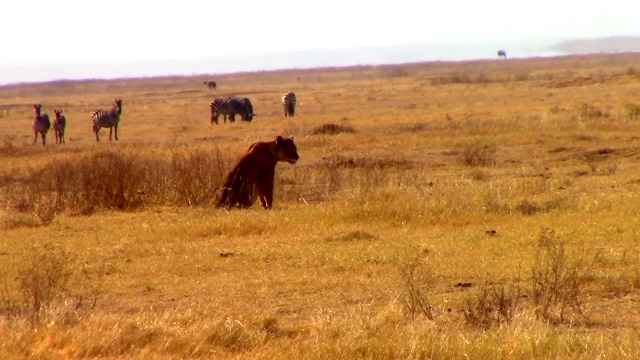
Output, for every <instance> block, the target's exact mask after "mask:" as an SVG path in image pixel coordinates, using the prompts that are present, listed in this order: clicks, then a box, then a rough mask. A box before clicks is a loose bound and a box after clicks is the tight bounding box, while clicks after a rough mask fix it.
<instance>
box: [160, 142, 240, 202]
mask: <svg viewBox="0 0 640 360" xmlns="http://www.w3.org/2000/svg"><path fill="white" fill-rule="evenodd" d="M228 164H229V161H227V160H225V159H224V158H223V156H222V154H221V152H220V150H219V149H216V150H215V152H214V154H213V155H211V154H209V153H208V152H207V151H205V150H194V151H180V152H175V153H173V155H172V157H171V172H170V174H171V176H170V187H171V189H173V191H174V192H175V194H176V196H177V202H178V203H180V204H186V205H202V204H209V203H212V202H213V201H215V198H216V193H217V191H218V189H219V188H220V186H222V183H223V181H224V177H225V176H226V172H227V171H228V169H229V166H228ZM229 170H230V169H229Z"/></svg>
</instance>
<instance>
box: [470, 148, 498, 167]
mask: <svg viewBox="0 0 640 360" xmlns="http://www.w3.org/2000/svg"><path fill="white" fill-rule="evenodd" d="M497 152H498V150H497V148H496V147H495V146H494V145H488V144H480V143H476V144H474V145H471V146H468V147H466V148H465V149H464V150H463V151H462V163H463V164H465V165H468V166H489V165H495V164H496V162H497V160H496V153H497Z"/></svg>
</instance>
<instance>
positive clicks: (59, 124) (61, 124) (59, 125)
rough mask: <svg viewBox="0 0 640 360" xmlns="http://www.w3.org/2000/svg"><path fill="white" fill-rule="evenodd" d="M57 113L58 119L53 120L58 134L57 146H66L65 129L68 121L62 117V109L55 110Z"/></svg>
mask: <svg viewBox="0 0 640 360" xmlns="http://www.w3.org/2000/svg"><path fill="white" fill-rule="evenodd" d="M53 112H55V113H56V119H55V120H53V131H54V132H55V134H56V144H65V141H64V128H65V127H66V126H67V119H66V118H65V117H64V115H62V109H60V110H53Z"/></svg>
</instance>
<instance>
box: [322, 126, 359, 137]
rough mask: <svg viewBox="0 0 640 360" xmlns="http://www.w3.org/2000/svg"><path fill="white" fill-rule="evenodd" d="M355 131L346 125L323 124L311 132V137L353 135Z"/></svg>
mask: <svg viewBox="0 0 640 360" xmlns="http://www.w3.org/2000/svg"><path fill="white" fill-rule="evenodd" d="M355 132H356V130H355V129H354V128H353V127H351V126H348V125H340V124H324V125H320V126H317V127H315V128H313V129H312V130H311V134H312V135H337V134H342V133H355Z"/></svg>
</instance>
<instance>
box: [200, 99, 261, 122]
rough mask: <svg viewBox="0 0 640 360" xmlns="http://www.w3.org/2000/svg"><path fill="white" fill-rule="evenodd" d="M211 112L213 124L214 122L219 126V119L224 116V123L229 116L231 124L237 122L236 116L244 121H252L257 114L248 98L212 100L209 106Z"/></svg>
mask: <svg viewBox="0 0 640 360" xmlns="http://www.w3.org/2000/svg"><path fill="white" fill-rule="evenodd" d="M209 109H210V110H211V124H213V123H214V122H215V123H216V124H218V117H219V116H220V115H223V119H224V122H225V123H226V122H227V116H229V122H235V121H236V114H239V115H240V116H241V117H242V120H243V121H251V120H253V117H254V116H256V114H254V113H253V105H251V100H249V99H248V98H236V97H229V98H224V99H223V98H215V99H213V100H211V103H210V104H209Z"/></svg>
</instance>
